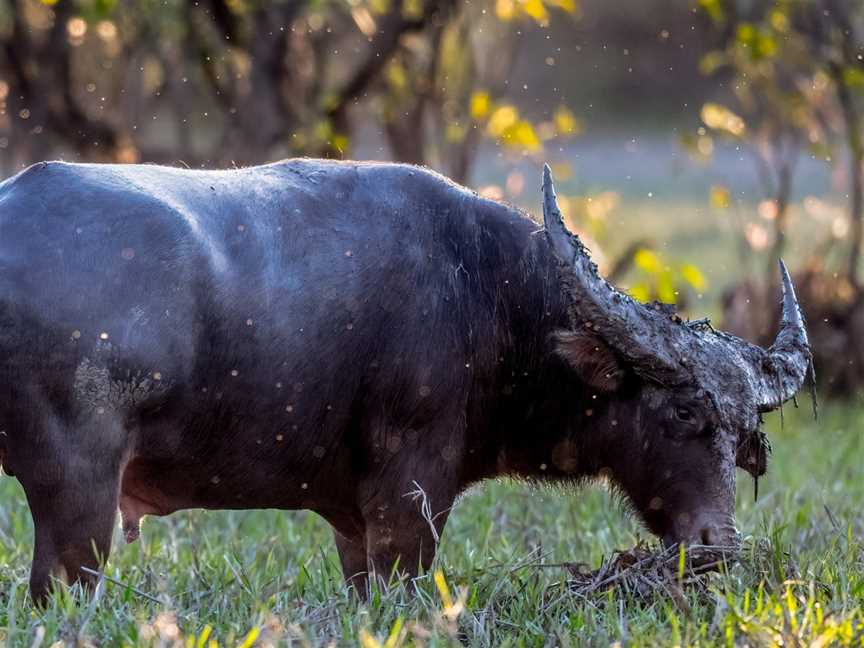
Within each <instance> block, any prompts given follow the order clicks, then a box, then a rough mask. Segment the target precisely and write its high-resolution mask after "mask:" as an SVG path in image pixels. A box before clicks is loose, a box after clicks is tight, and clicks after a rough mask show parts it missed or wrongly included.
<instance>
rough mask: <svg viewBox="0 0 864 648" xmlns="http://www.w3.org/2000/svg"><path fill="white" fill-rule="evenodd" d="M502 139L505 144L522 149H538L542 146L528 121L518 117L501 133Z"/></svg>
mask: <svg viewBox="0 0 864 648" xmlns="http://www.w3.org/2000/svg"><path fill="white" fill-rule="evenodd" d="M502 139H503V140H504V143H505V144H506V145H507V146H510V147H512V148H518V149H524V150H527V151H531V152H534V151H539V150H540V149H541V148H543V146H542V145H541V144H540V138H539V137H537V133H535V132H534V127H533V126H532V125H531V123H530V122H527V121H525V120H524V119H520V120H519V121H517V122H516V123H515V124H513V125H512V126H511V127H510V128H508V129H507V130H506V131H505V132H504V134H503V135H502Z"/></svg>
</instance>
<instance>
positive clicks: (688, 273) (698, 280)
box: [680, 263, 708, 291]
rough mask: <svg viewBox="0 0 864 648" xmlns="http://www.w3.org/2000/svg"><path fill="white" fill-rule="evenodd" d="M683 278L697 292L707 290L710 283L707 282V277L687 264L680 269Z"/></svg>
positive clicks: (693, 266)
mask: <svg viewBox="0 0 864 648" xmlns="http://www.w3.org/2000/svg"><path fill="white" fill-rule="evenodd" d="M680 272H681V278H682V279H684V281H686V282H687V283H688V284H690V285H691V286H692V287H693V288H694V289H696V290H700V291H701V290H705V288H706V286H707V285H708V282H707V281H705V275H703V274H702V271H701V270H699V268H697V267H696V266H695V265H693V264H692V263H685V264H684V265H682V266H681V269H680Z"/></svg>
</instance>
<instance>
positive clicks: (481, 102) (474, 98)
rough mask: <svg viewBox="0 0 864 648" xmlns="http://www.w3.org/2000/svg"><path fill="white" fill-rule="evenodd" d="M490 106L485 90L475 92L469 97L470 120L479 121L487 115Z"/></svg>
mask: <svg viewBox="0 0 864 648" xmlns="http://www.w3.org/2000/svg"><path fill="white" fill-rule="evenodd" d="M491 108H492V105H491V101H490V99H489V93H488V92H486V91H485V90H475V91H474V93H473V94H472V95H471V119H476V120H477V121H480V120H481V119H485V118H486V117H487V116H488V115H489V111H490V110H491Z"/></svg>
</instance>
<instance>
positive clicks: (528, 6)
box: [522, 0, 549, 25]
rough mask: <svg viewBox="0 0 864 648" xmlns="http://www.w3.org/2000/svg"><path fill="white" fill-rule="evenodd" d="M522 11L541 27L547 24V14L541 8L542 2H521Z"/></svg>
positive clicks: (534, 0)
mask: <svg viewBox="0 0 864 648" xmlns="http://www.w3.org/2000/svg"><path fill="white" fill-rule="evenodd" d="M522 10H523V11H524V12H525V13H526V14H528V15H529V16H531V17H532V18H533V19H534V21H535V22H538V23H540V24H541V25H545V24H546V23H548V22H549V13H548V12H547V11H546V7H544V6H543V0H522Z"/></svg>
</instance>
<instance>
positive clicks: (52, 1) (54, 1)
mask: <svg viewBox="0 0 864 648" xmlns="http://www.w3.org/2000/svg"><path fill="white" fill-rule="evenodd" d="M58 1H59V0H42V4H44V5H48V6H49V7H53V6H54V5H56V4H57V2H58Z"/></svg>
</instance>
